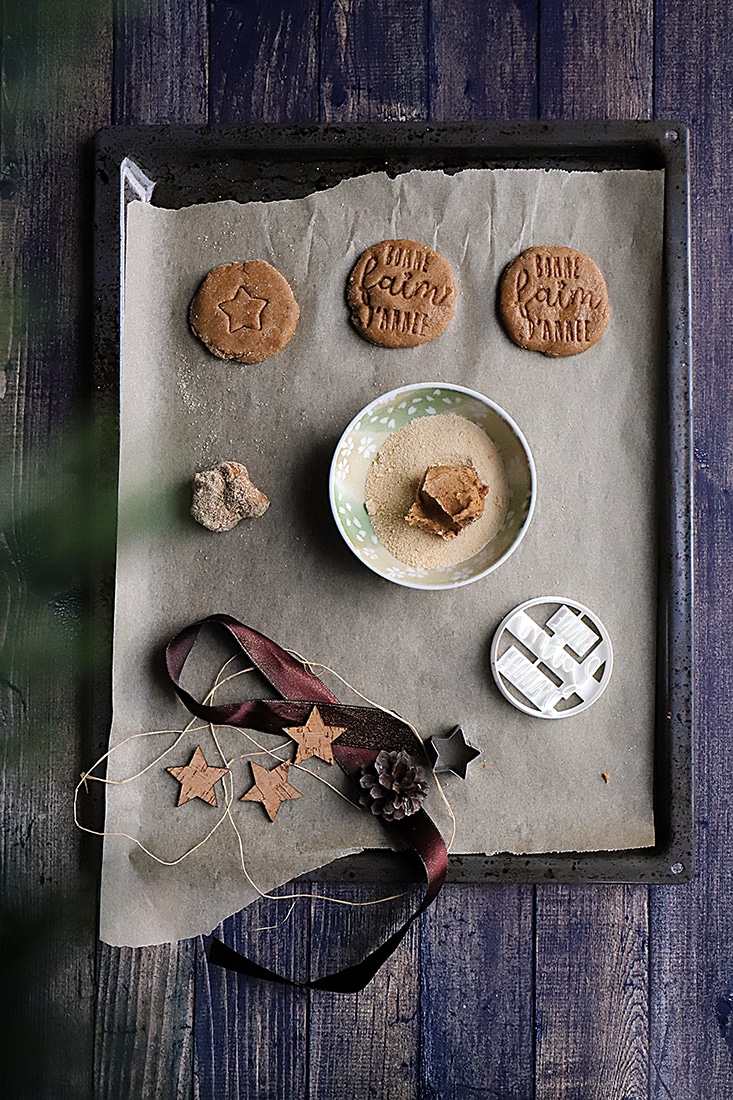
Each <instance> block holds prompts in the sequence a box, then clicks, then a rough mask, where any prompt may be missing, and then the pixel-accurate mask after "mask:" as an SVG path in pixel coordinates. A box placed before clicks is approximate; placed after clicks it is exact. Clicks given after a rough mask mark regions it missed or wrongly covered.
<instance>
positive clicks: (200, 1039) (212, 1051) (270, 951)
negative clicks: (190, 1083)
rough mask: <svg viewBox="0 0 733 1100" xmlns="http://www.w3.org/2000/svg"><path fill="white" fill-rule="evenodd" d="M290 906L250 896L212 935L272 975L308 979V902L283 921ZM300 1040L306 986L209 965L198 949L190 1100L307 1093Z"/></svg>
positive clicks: (304, 1039)
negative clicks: (278, 982) (192, 1098)
mask: <svg viewBox="0 0 733 1100" xmlns="http://www.w3.org/2000/svg"><path fill="white" fill-rule="evenodd" d="M293 892H295V891H293V890H287V893H293ZM298 892H301V891H300V888H298ZM289 908H290V903H289V902H274V901H260V902H256V903H255V904H254V905H250V906H248V907H247V908H246V909H245V910H243V912H241V913H238V914H237V915H236V916H234V917H230V918H229V919H228V920H226V921H224V923H223V924H222V925H221V926H220V928H218V929H217V930H216V931H215V933H214V934H215V935H216V936H217V938H218V939H221V940H223V941H224V943H226V945H227V946H228V947H231V948H233V949H234V950H235V951H239V952H240V953H241V954H243V955H246V956H247V957H248V958H252V959H255V961H256V962H259V963H261V964H262V965H263V966H267V967H269V968H270V969H271V970H274V971H275V972H276V973H281V974H285V975H287V976H293V975H296V976H298V977H302V978H307V975H308V955H309V942H310V909H309V904H308V902H307V901H306V900H303V901H300V902H298V903H297V904H296V906H295V909H294V910H293V912H292V915H291V916H290V917H289V918H288V919H285V918H287V914H288V910H289ZM283 921H284V923H283ZM307 1044H308V994H307V992H306V991H304V990H301V989H296V988H292V987H288V986H282V985H276V984H273V983H271V982H263V981H259V980H256V979H253V978H246V977H244V976H243V975H241V974H234V973H232V972H231V971H228V970H223V969H222V968H221V967H218V966H210V965H209V963H208V962H207V961H206V958H205V957H204V953H203V950H199V953H198V957H197V965H196V996H195V1044H194V1096H195V1097H196V1100H260V1098H261V1097H281V1096H282V1097H290V1096H293V1097H295V1096H299V1097H301V1096H302V1097H306V1096H307V1095H308V1074H309V1072H310V1066H309V1061H310V1060H309V1056H308V1045H307Z"/></svg>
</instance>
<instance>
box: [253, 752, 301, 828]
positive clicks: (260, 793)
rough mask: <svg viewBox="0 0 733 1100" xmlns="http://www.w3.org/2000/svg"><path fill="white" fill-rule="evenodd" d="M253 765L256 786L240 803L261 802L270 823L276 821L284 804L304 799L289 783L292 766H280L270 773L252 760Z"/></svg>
mask: <svg viewBox="0 0 733 1100" xmlns="http://www.w3.org/2000/svg"><path fill="white" fill-rule="evenodd" d="M250 764H251V765H252V778H253V779H254V786H252V787H250V789H249V790H248V791H246V792H245V793H244V794H243V795H242V797H241V798H240V800H239V801H240V802H261V803H262V805H263V806H264V807H265V810H266V812H267V816H268V817H269V819H270V821H274V820H275V817H276V816H277V811H278V810H279V809H280V806H281V805H282V803H283V802H289V801H290V800H291V799H293V798H302V797H303V796H302V794H301V793H300V791H296V789H295V787H293V786H291V784H290V783H288V771H289V770H290V764H278V766H277V767H276V768H272V770H271V771H268V770H267V768H263V767H262V765H261V764H257V763H256V762H255V761H254V760H250Z"/></svg>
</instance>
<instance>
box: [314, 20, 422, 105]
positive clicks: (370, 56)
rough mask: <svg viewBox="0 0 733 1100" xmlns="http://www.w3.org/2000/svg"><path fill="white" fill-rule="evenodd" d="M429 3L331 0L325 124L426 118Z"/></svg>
mask: <svg viewBox="0 0 733 1100" xmlns="http://www.w3.org/2000/svg"><path fill="white" fill-rule="evenodd" d="M427 44H428V4H427V0H403V2H402V3H400V4H394V3H391V2H390V0H327V2H326V3H325V4H324V8H323V16H322V31H321V97H322V100H321V115H322V118H323V121H324V122H367V121H379V120H380V119H384V120H393V121H394V120H398V121H402V122H406V121H410V120H415V119H423V118H427V117H428V62H427V56H426V52H427Z"/></svg>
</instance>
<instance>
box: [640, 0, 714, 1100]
mask: <svg viewBox="0 0 733 1100" xmlns="http://www.w3.org/2000/svg"><path fill="white" fill-rule="evenodd" d="M729 27H730V11H729V8H728V5H727V4H725V3H723V2H722V0H712V3H709V4H706V5H705V8H704V13H703V9H702V7H701V6H698V5H694V4H693V5H687V6H685V5H678V4H675V3H673V2H671V0H662V2H661V3H658V4H657V5H656V22H655V41H656V58H655V61H656V64H655V113H656V114H657V115H658V116H659V117H661V118H679V119H681V120H682V121H684V122H687V123H688V124H689V125H690V127H691V145H692V162H693V171H692V173H691V177H690V183H691V207H692V253H693V255H692V259H693V295H692V318H693V348H694V360H693V376H694V379H693V392H694V400H695V420H694V440H695V470H694V486H695V494H696V509H695V513H696V517H697V521H696V546H695V550H696V554H695V645H696V659H695V679H696V688H695V691H696V695H695V759H696V771H697V783H696V792H697V793H696V798H697V807H696V816H697V822H698V834H697V873H696V877H695V879H694V880H693V881H692V882H690V883H688V884H686V885H684V886H681V887H665V888H663V889H658V890H654V891H652V899H651V931H652V973H651V1013H652V1019H653V1021H654V1028H653V1033H652V1048H651V1059H652V1069H651V1081H650V1084H651V1092H650V1095H651V1096H652V1097H653V1100H668V1098H669V1097H670V1096H674V1097H675V1100H677V1098H678V1097H679V1098H680V1100H687V1098H688V1097H689V1098H690V1100H692V1098H693V1097H694V1098H695V1100H698V1098H702V1100H708V1098H709V1100H713V1098H714V1097H719V1096H729V1095H731V1094H733V1035H731V1032H730V1022H731V1020H730V1016H728V1018H727V1019H726V998H728V997H729V995H730V994H731V991H732V990H733V966H732V965H731V944H732V943H733V907H732V906H731V898H732V897H733V867H732V866H731V860H730V836H731V820H732V819H733V798H732V797H731V783H730V776H731V775H732V774H733V742H732V741H731V737H730V733H731V730H732V729H733V723H732V721H731V714H732V713H733V673H732V671H731V661H730V654H731V648H732V647H733V613H732V612H733V608H732V606H731V593H733V561H732V560H731V554H730V547H731V545H732V543H733V517H732V513H731V507H730V495H731V489H732V488H733V458H732V455H733V408H732V407H731V389H730V378H729V375H730V369H729V362H730V351H729V348H730V337H729V331H728V330H729V327H730V326H729V324H728V321H727V316H728V298H729V294H730V291H729V288H730V285H731V282H732V281H733V256H732V255H731V249H730V241H731V238H732V237H733V183H732V182H731V174H730V164H731V157H733V137H732V136H731V129H730V88H731V60H730V57H731V54H730V29H729ZM729 1006H730V1001H728V1004H727V1007H728V1009H729ZM716 1007H719V1008H720V1020H718V1019H717V1018H716Z"/></svg>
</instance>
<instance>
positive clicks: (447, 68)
mask: <svg viewBox="0 0 733 1100" xmlns="http://www.w3.org/2000/svg"><path fill="white" fill-rule="evenodd" d="M537 26H538V5H537V4H536V3H518V2H517V3H494V2H493V0H490V2H489V3H485V4H471V5H463V6H462V7H461V8H460V10H459V9H456V8H455V5H451V4H449V3H447V2H446V0H432V3H431V10H430V56H431V74H430V75H431V87H430V100H431V102H430V117H431V118H433V119H457V120H464V119H465V120H470V119H478V118H495V119H501V118H508V119H531V118H534V117H536V114H537ZM533 917H534V890H533V888H532V887H495V886H491V887H482V886H449V887H446V888H445V889H444V890H443V892H442V894H441V895H440V896H439V897H438V899H437V902H436V904H435V905H434V907H433V908H432V909H431V910H430V911H429V912H428V913H427V914H426V916H425V919H424V922H423V929H424V931H423V940H422V954H421V971H422V1031H423V1034H422V1070H421V1080H422V1093H421V1095H422V1096H424V1097H426V1098H430V1100H451V1098H455V1100H458V1098H463V1097H468V1096H476V1097H487V1098H489V1097H491V1098H496V1100H499V1098H501V1100H510V1098H516V1100H526V1098H528V1097H530V1096H532V1090H533V1087H534V1074H533V1066H534V1061H533V1059H534V1053H533V1026H532V1020H533V1011H534V990H533V961H534V944H533V935H532V929H533Z"/></svg>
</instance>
